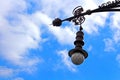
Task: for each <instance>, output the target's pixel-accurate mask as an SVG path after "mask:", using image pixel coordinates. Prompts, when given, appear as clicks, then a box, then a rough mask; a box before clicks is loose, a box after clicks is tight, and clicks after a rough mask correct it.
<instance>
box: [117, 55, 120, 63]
mask: <svg viewBox="0 0 120 80" xmlns="http://www.w3.org/2000/svg"><path fill="white" fill-rule="evenodd" d="M116 60H117V62H118V63H119V64H120V54H118V55H117V57H116Z"/></svg>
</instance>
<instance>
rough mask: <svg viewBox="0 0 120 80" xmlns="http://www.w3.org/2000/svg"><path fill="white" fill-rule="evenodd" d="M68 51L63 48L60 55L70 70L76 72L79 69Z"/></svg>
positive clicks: (59, 52)
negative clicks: (71, 59)
mask: <svg viewBox="0 0 120 80" xmlns="http://www.w3.org/2000/svg"><path fill="white" fill-rule="evenodd" d="M67 53H68V51H67V50H62V51H58V55H59V56H60V57H61V61H62V63H63V64H64V65H65V66H66V67H67V68H68V69H69V70H70V71H73V72H76V71H77V69H76V68H75V65H74V64H73V63H72V62H71V61H70V58H69V56H68V54H67Z"/></svg>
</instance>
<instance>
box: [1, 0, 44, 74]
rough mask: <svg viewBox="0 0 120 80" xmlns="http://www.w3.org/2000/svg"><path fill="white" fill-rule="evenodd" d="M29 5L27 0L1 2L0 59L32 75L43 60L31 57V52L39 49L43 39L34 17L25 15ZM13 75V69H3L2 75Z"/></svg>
mask: <svg viewBox="0 0 120 80" xmlns="http://www.w3.org/2000/svg"><path fill="white" fill-rule="evenodd" d="M27 5H28V3H26V1H25V0H17V1H15V0H7V1H1V2H0V22H1V23H0V57H1V58H2V59H5V61H7V63H9V64H11V65H13V66H17V68H20V69H21V71H26V72H28V73H31V72H32V71H34V70H36V68H35V66H36V65H37V64H38V63H39V62H40V61H41V59H40V58H39V57H36V56H31V55H34V53H29V50H30V49H36V48H39V43H40V42H41V40H42V39H41V37H40V36H41V32H40V28H39V25H38V24H37V23H35V21H33V20H32V19H33V17H34V16H32V15H27V14H26V13H24V11H25V10H26V9H27ZM18 70H19V69H18ZM19 72H20V71H19ZM12 73H13V71H12V69H9V68H3V70H2V69H1V73H0V75H6V76H7V75H9V74H12ZM15 74H16V73H15Z"/></svg>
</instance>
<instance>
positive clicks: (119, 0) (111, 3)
mask: <svg viewBox="0 0 120 80" xmlns="http://www.w3.org/2000/svg"><path fill="white" fill-rule="evenodd" d="M116 4H120V0H115V1H108V2H107V3H103V4H102V5H100V6H99V8H105V7H109V6H115V5H116Z"/></svg>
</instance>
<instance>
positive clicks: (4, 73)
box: [0, 66, 14, 77]
mask: <svg viewBox="0 0 120 80" xmlns="http://www.w3.org/2000/svg"><path fill="white" fill-rule="evenodd" d="M13 74H14V70H13V69H10V68H7V67H4V66H0V77H11V76H12V75H13Z"/></svg>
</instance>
